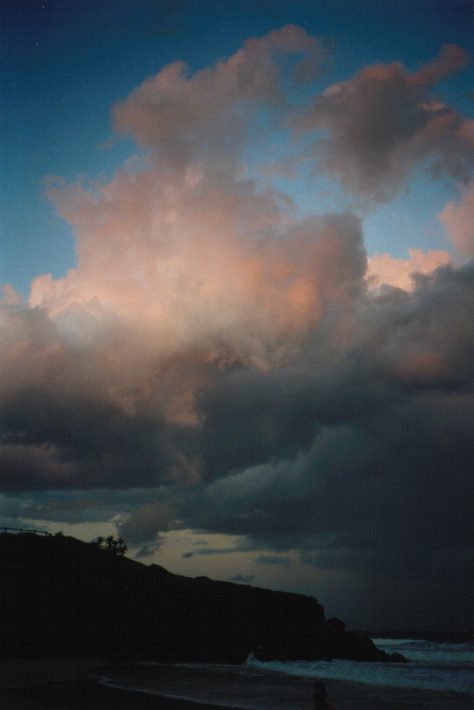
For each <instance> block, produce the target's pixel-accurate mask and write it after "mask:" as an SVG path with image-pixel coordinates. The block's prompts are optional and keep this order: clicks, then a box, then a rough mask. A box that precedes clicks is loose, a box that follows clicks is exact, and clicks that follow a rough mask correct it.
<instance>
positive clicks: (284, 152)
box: [0, 0, 474, 630]
mask: <svg viewBox="0 0 474 710" xmlns="http://www.w3.org/2000/svg"><path fill="white" fill-rule="evenodd" d="M0 22H1V46H2V48H1V50H0V51H1V64H0V75H1V95H2V107H3V108H2V113H1V121H2V125H1V128H2V130H1V137H0V146H1V147H0V158H1V171H0V201H1V205H0V215H1V216H0V231H1V239H0V287H1V291H0V427H1V434H0V525H1V526H4V525H6V526H13V527H36V528H41V529H47V530H50V531H52V532H56V531H58V530H62V531H63V532H64V533H67V534H72V535H75V536H77V537H79V538H80V539H84V540H91V539H92V538H94V537H95V536H97V535H99V534H100V535H104V534H105V535H107V534H115V535H121V536H122V537H123V538H124V539H125V540H126V542H127V544H128V547H129V554H130V555H131V556H133V557H135V558H136V559H139V560H141V561H143V562H144V563H146V564H150V563H152V562H155V563H158V564H162V565H163V566H165V567H167V568H168V569H170V570H171V571H173V572H176V573H180V574H186V575H191V576H195V575H202V574H205V575H208V576H210V577H213V578H216V579H224V580H234V581H236V582H240V583H250V584H253V585H258V586H266V587H270V588H273V589H284V590H289V591H297V592H302V593H305V594H311V595H313V596H316V597H317V598H318V600H319V601H320V602H321V603H322V604H323V605H324V606H325V609H326V613H327V615H328V616H333V615H337V616H339V617H340V618H342V619H344V620H345V621H346V622H347V623H348V625H349V626H351V627H352V628H361V629H400V630H404V629H405V630H409V629H411V630H463V629H468V628H470V629H471V630H472V624H473V615H472V612H473V593H472V592H473V590H472V579H473V569H472V559H473V537H474V535H473V533H474V526H473V522H472V510H473V503H474V501H473V484H472V473H473V467H472V461H473V455H474V450H473V449H474V447H473V441H474V437H473V434H474V431H473V424H474V418H473V416H472V413H473V411H474V409H473V404H474V397H473V375H474V364H473V363H474V357H473V356H474V332H473V322H474V320H473V316H474V262H473V256H474V180H473V172H474V81H473V79H474V64H473V62H472V58H473V57H474V47H473V46H472V45H473V37H474V5H473V3H472V2H470V1H467V2H464V0H397V1H396V2H395V1H394V2H388V1H387V2H377V1H375V0H365V1H361V2H357V1H356V0H344V1H342V0H336V1H334V0H332V1H331V2H329V1H328V2H325V1H322V0H321V1H320V2H318V1H316V0H315V1H314V2H306V1H303V0H300V1H296V2H294V3H287V2H283V1H281V2H280V1H279V0H260V1H258V2H257V0H242V1H241V2H239V3H231V2H227V1H225V0H173V2H171V0H161V1H160V2H157V1H156V0H142V2H140V3H132V2H131V1H130V0H115V1H114V2H112V1H111V0H110V1H109V0H102V1H101V2H100V3H97V2H90V1H89V0H81V2H72V1H71V0H61V1H59V0H54V1H51V0H44V1H43V2H42V1H41V0H38V1H36V0H29V1H28V2H26V1H25V0H20V1H18V2H16V3H10V4H9V7H7V9H6V11H5V12H4V13H2V18H1V21H0Z"/></svg>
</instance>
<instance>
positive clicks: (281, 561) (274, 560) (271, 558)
mask: <svg viewBox="0 0 474 710" xmlns="http://www.w3.org/2000/svg"><path fill="white" fill-rule="evenodd" d="M255 562H256V564H257V565H276V566H277V567H290V566H291V560H290V558H289V557H281V556H279V555H259V556H258V557H256V558H255Z"/></svg>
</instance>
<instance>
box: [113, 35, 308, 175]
mask: <svg viewBox="0 0 474 710" xmlns="http://www.w3.org/2000/svg"><path fill="white" fill-rule="evenodd" d="M291 55H297V56H298V57H299V61H298V63H297V65H296V67H295V72H294V76H296V78H300V79H302V78H303V77H304V78H306V79H309V78H311V77H312V76H314V73H315V70H316V69H317V65H318V62H319V61H320V59H321V55H322V51H321V47H320V44H319V42H318V41H317V40H316V39H314V38H313V37H311V36H309V35H308V34H307V33H306V32H305V31H304V30H303V29H302V28H300V27H297V26H294V25H287V26H286V27H283V28H282V29H280V30H277V31H273V32H270V33H269V34H267V35H265V36H264V37H261V38H257V39H250V40H248V41H247V42H245V44H244V46H243V47H242V48H241V49H239V50H238V51H237V52H236V53H235V54H233V55H232V56H231V57H229V58H228V59H225V60H221V61H219V62H218V63H217V64H216V66H215V67H212V68H206V69H202V70H200V71H198V72H196V73H195V74H194V75H192V76H191V75H190V72H189V69H188V67H187V66H186V65H185V64H184V63H182V62H175V63H174V64H170V65H168V66H167V67H165V68H164V69H162V70H161V71H160V72H159V73H158V74H157V75H156V76H154V77H152V78H150V79H147V80H146V81H145V82H143V84H142V85H141V86H140V87H139V88H138V89H136V90H135V91H134V92H133V93H132V94H131V95H130V96H129V97H128V98H127V99H126V100H125V101H123V102H121V103H119V104H117V106H116V107H115V112H114V120H115V126H116V128H117V130H118V131H120V132H123V133H130V134H131V135H132V136H133V137H134V139H135V140H136V141H137V142H138V143H139V144H140V145H143V146H145V147H147V148H150V149H151V150H152V151H153V153H154V154H156V156H157V157H158V158H159V159H160V161H164V162H165V163H166V164H167V165H170V166H172V167H174V168H178V169H183V168H186V167H187V166H188V165H189V164H190V163H192V162H201V163H204V164H205V165H206V167H207V168H208V169H209V168H210V167H212V169H213V170H215V171H217V172H221V171H222V168H223V162H224V167H225V169H227V170H228V169H229V167H230V165H231V164H232V161H233V159H234V158H235V156H236V152H237V151H238V150H239V149H240V147H241V145H242V141H243V140H244V134H247V135H248V133H249V132H250V131H252V130H257V129H258V125H257V124H258V118H259V116H260V117H261V112H262V110H263V109H264V108H265V107H266V108H269V109H271V111H270V113H267V114H266V115H265V118H266V120H267V121H268V120H269V119H270V118H271V116H272V114H274V113H275V111H278V110H279V109H280V110H281V109H282V108H283V107H284V106H285V104H286V99H285V96H284V93H283V91H282V88H281V84H280V81H281V69H280V67H281V59H282V57H285V56H291ZM260 130H261V129H260Z"/></svg>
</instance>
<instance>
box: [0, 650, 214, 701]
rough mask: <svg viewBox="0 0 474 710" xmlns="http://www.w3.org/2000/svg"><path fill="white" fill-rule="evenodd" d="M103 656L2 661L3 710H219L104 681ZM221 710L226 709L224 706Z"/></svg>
mask: <svg viewBox="0 0 474 710" xmlns="http://www.w3.org/2000/svg"><path fill="white" fill-rule="evenodd" d="M104 663H105V662H104V661H101V660H100V659H68V660H46V661H40V660H14V661H1V662H0V708H1V709H2V710H130V708H134V710H211V708H212V710H219V708H218V707H217V706H216V705H212V706H209V705H203V704H202V703H188V702H184V701H181V700H171V699H170V698H161V697H159V696H155V695H146V694H145V693H135V692H129V691H124V690H118V689H115V688H109V687H106V686H103V685H100V684H99V683H98V682H97V676H98V675H100V668H101V666H103V665H104ZM220 710H225V708H223V707H222V708H221V709H220Z"/></svg>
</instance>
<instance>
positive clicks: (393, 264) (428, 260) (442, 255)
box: [367, 249, 451, 291]
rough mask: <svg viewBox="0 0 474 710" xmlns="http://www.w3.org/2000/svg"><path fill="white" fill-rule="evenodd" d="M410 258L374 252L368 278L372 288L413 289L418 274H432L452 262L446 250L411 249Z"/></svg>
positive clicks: (369, 260)
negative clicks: (426, 250)
mask: <svg viewBox="0 0 474 710" xmlns="http://www.w3.org/2000/svg"><path fill="white" fill-rule="evenodd" d="M408 253H409V256H408V259H397V258H396V257H394V256H391V254H374V256H371V257H369V259H368V265H367V279H368V282H369V286H370V287H371V288H380V287H381V286H393V287H395V288H401V289H403V290H404V291H413V289H414V288H415V287H416V275H417V274H430V273H431V272H433V271H434V270H435V269H438V268H439V267H440V266H445V265H446V264H450V263H451V257H450V255H449V254H448V252H446V251H441V250H435V249H431V250H430V251H428V252H424V251H423V250H422V249H409V252H408Z"/></svg>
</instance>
